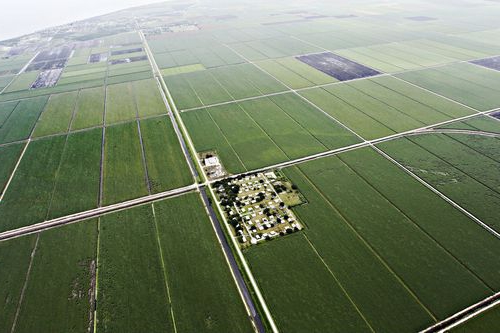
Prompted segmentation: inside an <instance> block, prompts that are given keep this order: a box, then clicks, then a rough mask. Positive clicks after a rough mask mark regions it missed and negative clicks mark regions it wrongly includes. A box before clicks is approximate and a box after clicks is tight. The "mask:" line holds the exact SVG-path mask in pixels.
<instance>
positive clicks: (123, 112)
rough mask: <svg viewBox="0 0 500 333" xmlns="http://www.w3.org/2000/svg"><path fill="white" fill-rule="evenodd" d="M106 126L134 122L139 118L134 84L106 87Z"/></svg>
mask: <svg viewBox="0 0 500 333" xmlns="http://www.w3.org/2000/svg"><path fill="white" fill-rule="evenodd" d="M106 89H107V93H106V125H110V124H113V123H118V122H123V121H127V120H132V119H135V118H136V117H137V104H136V101H135V98H134V87H133V85H132V83H120V84H113V85H109V86H107V87H106Z"/></svg>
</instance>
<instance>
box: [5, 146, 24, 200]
mask: <svg viewBox="0 0 500 333" xmlns="http://www.w3.org/2000/svg"><path fill="white" fill-rule="evenodd" d="M24 145H25V144H24V143H18V144H12V145H7V146H2V147H0V190H1V191H3V189H4V187H5V185H6V184H7V181H8V179H9V177H10V175H11V173H12V172H13V171H14V167H15V165H16V163H17V160H18V158H19V156H20V155H21V151H22V150H23V148H24Z"/></svg>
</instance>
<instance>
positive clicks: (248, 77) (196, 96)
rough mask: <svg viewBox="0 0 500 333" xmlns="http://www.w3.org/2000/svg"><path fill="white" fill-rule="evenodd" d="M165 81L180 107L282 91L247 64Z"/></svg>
mask: <svg viewBox="0 0 500 333" xmlns="http://www.w3.org/2000/svg"><path fill="white" fill-rule="evenodd" d="M165 81H166V83H167V86H168V87H169V90H170V92H171V93H172V97H173V98H174V102H175V104H176V105H177V107H178V108H179V109H180V110H182V109H190V108H195V107H200V106H204V105H210V104H216V103H222V102H228V101H232V100H235V99H243V98H248V97H255V96H260V95H263V94H271V93H276V92H281V91H285V90H286V87H285V86H283V85H282V84H281V83H279V82H278V81H276V80H275V79H273V78H272V77H271V76H269V75H267V74H266V73H264V72H263V71H261V70H259V69H258V68H257V67H255V66H254V65H251V64H243V65H234V66H226V67H221V68H215V69H211V70H205V71H198V72H192V73H186V74H180V75H174V76H169V77H166V78H165Z"/></svg>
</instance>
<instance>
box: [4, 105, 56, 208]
mask: <svg viewBox="0 0 500 333" xmlns="http://www.w3.org/2000/svg"><path fill="white" fill-rule="evenodd" d="M48 103H49V98H47V99H46V100H45V104H44V105H43V108H42V111H40V114H39V115H38V118H37V119H36V122H35V123H34V124H33V127H31V130H30V134H29V136H28V139H26V140H25V141H26V145H25V146H24V148H23V151H22V152H21V155H19V159H18V160H17V163H16V165H15V166H14V169H13V170H12V172H11V173H10V176H9V180H8V181H7V183H6V184H5V186H4V188H3V191H2V195H0V203H1V202H2V201H3V198H4V196H5V193H7V189H8V188H9V186H10V183H11V182H12V180H13V179H14V176H15V174H16V172H17V169H18V167H19V165H20V164H21V160H22V158H23V157H24V153H25V152H26V150H27V149H28V145H29V144H30V142H31V141H32V140H33V139H32V137H33V133H34V132H35V127H36V124H37V123H38V120H39V119H40V116H41V115H42V113H43V112H44V111H45V108H46V107H47V104H48ZM18 105H19V103H17V105H16V108H17V106H18ZM12 112H14V110H13V111H12Z"/></svg>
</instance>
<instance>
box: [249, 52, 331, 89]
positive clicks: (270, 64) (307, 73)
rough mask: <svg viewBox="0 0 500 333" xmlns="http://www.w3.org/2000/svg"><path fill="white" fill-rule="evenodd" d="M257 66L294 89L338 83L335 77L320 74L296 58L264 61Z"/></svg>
mask: <svg viewBox="0 0 500 333" xmlns="http://www.w3.org/2000/svg"><path fill="white" fill-rule="evenodd" d="M257 65H258V66H259V67H261V68H263V69H264V70H265V71H266V72H268V73H270V74H271V75H272V76H274V77H276V78H277V79H278V80H280V81H281V82H283V83H284V84H286V85H287V86H289V87H291V88H292V89H300V88H306V87H312V86H315V85H320V84H327V83H332V82H336V81H337V79H335V78H334V77H331V76H329V75H327V74H325V73H323V72H320V71H318V70H317V69H315V68H313V67H311V66H309V65H306V64H305V63H303V62H300V61H298V60H297V59H295V58H282V59H274V60H264V61H260V62H258V63H257Z"/></svg>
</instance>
